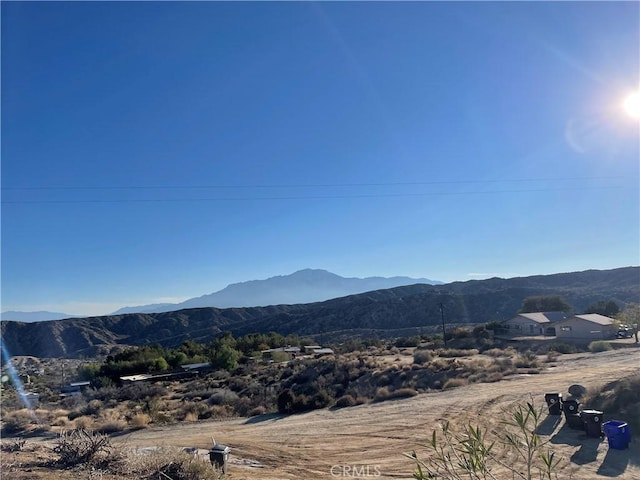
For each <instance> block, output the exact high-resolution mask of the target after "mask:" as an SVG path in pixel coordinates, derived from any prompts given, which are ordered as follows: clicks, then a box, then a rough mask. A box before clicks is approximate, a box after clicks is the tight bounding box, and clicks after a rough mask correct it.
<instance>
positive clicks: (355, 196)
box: [2, 185, 623, 205]
mask: <svg viewBox="0 0 640 480" xmlns="http://www.w3.org/2000/svg"><path fill="white" fill-rule="evenodd" d="M620 188H623V187H621V186H619V185H608V186H578V187H556V188H533V189H511V190H476V191H462V192H454V191H447V192H420V193H370V194H345V195H292V196H245V197H206V198H204V197H202V198H139V199H131V198H116V199H63V200H52V199H43V200H3V201H2V204H3V205H17V204H22V205H25V204H76V203H163V202H168V203H178V202H180V203H187V202H224V201H263V200H264V201H270V200H332V199H359V198H401V197H429V196H431V197H435V196H458V195H492V194H503V193H540V192H559V191H567V190H581V191H584V190H594V189H595V190H612V189H620Z"/></svg>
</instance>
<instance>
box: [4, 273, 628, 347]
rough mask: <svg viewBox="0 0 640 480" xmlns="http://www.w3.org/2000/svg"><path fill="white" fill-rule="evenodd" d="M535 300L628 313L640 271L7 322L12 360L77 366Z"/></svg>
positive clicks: (332, 335) (382, 327)
mask: <svg viewBox="0 0 640 480" xmlns="http://www.w3.org/2000/svg"><path fill="white" fill-rule="evenodd" d="M533 295H561V296H563V297H564V298H565V299H566V300H567V301H568V302H569V303H570V304H571V305H572V306H573V307H574V309H575V311H577V312H580V311H582V310H583V309H584V308H586V307H587V306H588V305H590V304H592V303H594V302H596V301H599V300H614V301H615V302H617V303H618V305H620V306H621V307H623V306H624V305H626V304H628V303H638V302H640V267H626V268H619V269H614V270H604V271H598V270H588V271H584V272H575V273H563V274H554V275H540V276H533V277H522V278H513V279H499V278H493V279H488V280H476V281H469V282H455V283H451V284H446V285H438V286H433V285H425V284H417V285H410V286H405V287H397V288H392V289H386V290H376V291H372V292H368V293H363V294H358V295H351V296H347V297H341V298H336V299H333V300H328V301H325V302H317V303H310V304H297V305H274V306H266V307H247V308H228V309H219V308H196V309H185V310H180V311H175V312H164V313H147V314H124V315H110V316H103V317H91V318H79V319H73V318H72V319H65V320H56V321H49V322H37V323H21V322H11V321H9V322H6V321H3V322H2V337H3V340H4V342H5V345H6V347H7V348H8V350H9V352H10V353H11V354H12V355H33V356H38V357H70V358H71V357H78V356H92V355H95V354H96V353H98V352H101V351H102V352H104V351H105V350H108V349H109V348H110V347H112V346H114V345H145V344H154V343H159V344H162V345H165V346H173V345H179V344H180V343H182V342H183V341H184V340H187V339H193V340H197V341H201V342H206V341H210V340H211V339H212V338H214V337H215V336H216V335H218V334H219V333H220V332H222V331H231V332H232V333H233V334H234V335H243V334H247V333H252V332H269V331H278V332H279V333H282V334H290V333H295V334H299V335H323V338H324V340H328V339H336V340H338V339H341V338H348V337H349V336H354V335H379V336H386V335H403V334H407V333H415V332H416V331H418V330H419V329H421V328H428V327H433V326H438V325H440V324H441V316H440V309H439V304H440V303H442V304H443V306H444V311H445V317H446V322H447V324H449V325H453V324H462V323H484V322H489V321H493V320H501V319H505V318H509V317H510V316H512V315H514V314H515V313H516V312H517V311H518V310H519V309H520V307H521V305H522V301H523V300H524V299H525V298H526V297H529V296H533Z"/></svg>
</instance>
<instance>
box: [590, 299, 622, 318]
mask: <svg viewBox="0 0 640 480" xmlns="http://www.w3.org/2000/svg"><path fill="white" fill-rule="evenodd" d="M619 312H620V307H618V304H617V303H616V302H614V301H613V300H609V301H608V302H605V301H604V300H600V301H599V302H596V303H594V304H592V305H589V306H588V307H587V308H586V309H585V311H584V313H599V314H600V315H605V316H607V317H615V316H616V315H617V314H618V313H619Z"/></svg>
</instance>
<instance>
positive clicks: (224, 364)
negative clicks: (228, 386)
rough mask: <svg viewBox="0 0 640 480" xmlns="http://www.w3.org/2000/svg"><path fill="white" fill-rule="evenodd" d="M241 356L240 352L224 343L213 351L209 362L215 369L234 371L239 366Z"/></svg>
mask: <svg viewBox="0 0 640 480" xmlns="http://www.w3.org/2000/svg"><path fill="white" fill-rule="evenodd" d="M241 355H242V354H241V353H240V352H239V351H238V350H236V349H235V348H233V347H231V346H230V345H228V344H226V343H224V344H222V345H219V346H216V347H214V348H213V349H212V353H211V356H210V357H209V360H210V362H211V366H212V367H213V368H220V369H223V370H232V369H234V368H236V367H237V366H238V360H239V359H240V356H241Z"/></svg>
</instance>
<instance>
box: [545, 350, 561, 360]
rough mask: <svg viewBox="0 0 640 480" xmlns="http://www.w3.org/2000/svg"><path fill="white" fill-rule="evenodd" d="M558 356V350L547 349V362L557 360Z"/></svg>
mask: <svg viewBox="0 0 640 480" xmlns="http://www.w3.org/2000/svg"><path fill="white" fill-rule="evenodd" d="M558 357H560V354H559V353H558V352H554V351H552V350H549V352H548V353H547V363H551V362H557V361H558Z"/></svg>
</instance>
